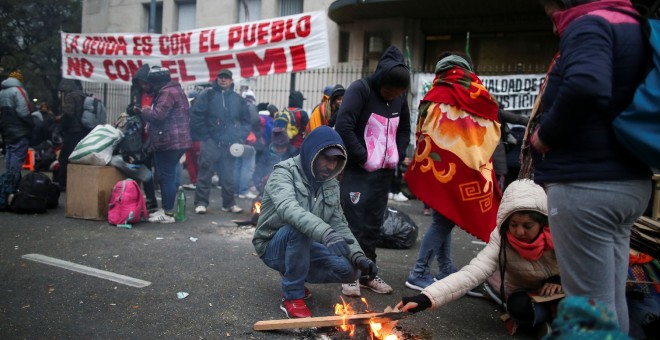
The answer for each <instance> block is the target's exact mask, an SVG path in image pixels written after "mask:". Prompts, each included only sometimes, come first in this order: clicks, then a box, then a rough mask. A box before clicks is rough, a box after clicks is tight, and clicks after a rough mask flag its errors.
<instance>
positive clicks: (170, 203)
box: [154, 150, 186, 212]
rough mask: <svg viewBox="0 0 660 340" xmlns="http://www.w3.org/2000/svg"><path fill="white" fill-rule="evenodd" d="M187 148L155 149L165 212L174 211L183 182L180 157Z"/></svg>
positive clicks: (157, 174) (157, 173)
mask: <svg viewBox="0 0 660 340" xmlns="http://www.w3.org/2000/svg"><path fill="white" fill-rule="evenodd" d="M185 151H186V150H165V151H154V166H155V167H156V183H158V185H159V186H160V197H161V199H162V202H161V204H162V206H163V210H165V212H174V200H175V199H176V189H177V188H178V187H179V184H180V183H181V165H180V164H179V159H181V156H183V153H184V152H185Z"/></svg>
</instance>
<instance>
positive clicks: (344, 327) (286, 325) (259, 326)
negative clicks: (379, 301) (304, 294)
mask: <svg viewBox="0 0 660 340" xmlns="http://www.w3.org/2000/svg"><path fill="white" fill-rule="evenodd" d="M362 302H363V303H364V304H365V305H366V306H367V308H368V305H367V301H366V300H365V299H364V298H363V299H362ZM335 314H336V315H334V316H322V317H312V318H302V319H284V320H269V321H259V322H257V323H255V324H254V330H255V331H269V330H283V329H294V328H319V327H337V328H338V329H341V331H343V332H346V333H348V336H349V337H353V336H354V335H355V326H356V325H369V331H370V334H371V336H372V338H373V339H381V340H396V339H399V336H397V333H398V332H397V331H396V330H394V327H395V326H396V324H397V321H396V320H400V319H402V318H404V317H407V316H408V315H409V313H403V312H400V311H398V310H395V309H392V308H391V307H387V308H386V309H385V312H384V313H373V312H366V313H358V312H357V311H356V310H355V309H354V308H353V306H351V305H350V304H349V303H346V301H345V300H344V299H343V298H342V303H338V304H336V305H335Z"/></svg>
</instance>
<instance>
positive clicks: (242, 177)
mask: <svg viewBox="0 0 660 340" xmlns="http://www.w3.org/2000/svg"><path fill="white" fill-rule="evenodd" d="M254 162H255V158H254V153H252V154H251V155H249V156H244V157H239V158H236V163H234V179H235V180H234V181H235V182H234V192H235V193H236V194H238V195H245V194H247V193H248V190H249V189H250V181H251V180H252V174H254V166H255V164H254Z"/></svg>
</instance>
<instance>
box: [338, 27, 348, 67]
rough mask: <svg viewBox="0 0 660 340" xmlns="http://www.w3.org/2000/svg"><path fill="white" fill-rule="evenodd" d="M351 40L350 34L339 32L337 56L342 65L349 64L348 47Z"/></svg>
mask: <svg viewBox="0 0 660 340" xmlns="http://www.w3.org/2000/svg"><path fill="white" fill-rule="evenodd" d="M349 38H350V33H348V32H346V31H340V32H339V55H338V56H337V60H338V61H339V62H340V63H346V62H348V46H350V45H349Z"/></svg>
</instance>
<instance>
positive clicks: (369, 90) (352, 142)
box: [335, 46, 410, 296]
mask: <svg viewBox="0 0 660 340" xmlns="http://www.w3.org/2000/svg"><path fill="white" fill-rule="evenodd" d="M409 85H410V70H409V69H408V67H407V66H406V64H405V62H404V59H403V54H402V53H401V51H400V50H399V49H398V48H396V47H394V46H391V47H389V48H388V49H387V51H385V53H384V54H383V56H382V57H381V58H380V61H379V62H378V66H377V67H376V71H375V72H374V73H373V74H372V75H371V76H368V77H367V78H364V79H360V80H357V81H355V82H353V83H352V84H351V85H350V86H349V87H348V89H346V91H345V93H344V98H343V101H342V104H341V106H340V107H339V112H338V113H337V123H336V125H335V129H336V131H337V132H338V133H339V135H340V136H341V138H342V139H343V141H344V144H346V149H347V151H348V162H347V165H346V168H345V170H344V177H343V179H342V181H341V200H342V207H343V209H344V214H345V215H346V219H347V220H348V223H349V226H350V228H351V231H352V232H353V234H354V235H355V237H356V239H357V240H358V242H359V243H360V247H361V248H362V249H363V250H364V253H365V255H366V256H367V257H368V258H369V259H371V260H372V261H374V262H376V244H377V241H378V238H379V231H380V226H381V225H382V224H383V218H384V216H385V209H386V208H387V194H388V192H389V189H390V183H391V182H392V177H393V176H394V171H395V169H396V167H397V166H398V164H399V160H400V159H403V158H404V157H405V151H406V148H407V147H408V143H409V141H410V111H409V109H408V102H407V101H406V97H405V96H404V91H405V90H406V89H407V88H408V86H409ZM360 287H364V288H367V289H370V290H372V291H374V292H376V293H380V294H389V293H391V292H392V287H390V286H389V285H388V284H387V283H385V282H384V281H383V280H382V279H381V278H379V277H376V278H372V279H369V278H367V277H362V278H360V280H358V282H354V283H351V284H344V285H342V293H343V294H344V295H348V296H359V295H360Z"/></svg>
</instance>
